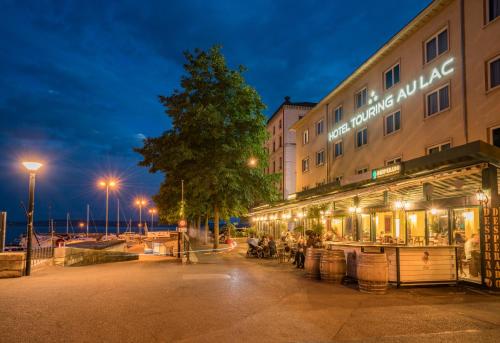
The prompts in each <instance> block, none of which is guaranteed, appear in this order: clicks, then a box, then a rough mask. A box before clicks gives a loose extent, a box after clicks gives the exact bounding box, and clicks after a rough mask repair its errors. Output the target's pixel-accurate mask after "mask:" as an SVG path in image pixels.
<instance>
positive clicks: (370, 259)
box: [358, 253, 389, 294]
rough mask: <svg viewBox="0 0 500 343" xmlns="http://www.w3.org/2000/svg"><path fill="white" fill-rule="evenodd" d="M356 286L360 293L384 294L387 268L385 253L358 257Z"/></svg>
mask: <svg viewBox="0 0 500 343" xmlns="http://www.w3.org/2000/svg"><path fill="white" fill-rule="evenodd" d="M358 259H359V261H358V285H359V290H360V291H361V292H366V293H374V294H385V292H386V291H387V280H388V273H389V271H388V270H389V268H388V265H387V256H386V254H385V253H382V254H373V253H371V254H370V253H361V254H360V255H359V256H358Z"/></svg>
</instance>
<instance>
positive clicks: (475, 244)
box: [452, 207, 481, 283]
mask: <svg viewBox="0 0 500 343" xmlns="http://www.w3.org/2000/svg"><path fill="white" fill-rule="evenodd" d="M480 239H481V236H480V234H479V209H478V208H477V207H470V208H458V209H454V210H453V236H452V243H453V244H455V245H456V246H457V263H458V278H459V279H460V280H466V281H472V282H477V283H481V244H480V243H481V241H480Z"/></svg>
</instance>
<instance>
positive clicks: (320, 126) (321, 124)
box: [316, 119, 325, 136]
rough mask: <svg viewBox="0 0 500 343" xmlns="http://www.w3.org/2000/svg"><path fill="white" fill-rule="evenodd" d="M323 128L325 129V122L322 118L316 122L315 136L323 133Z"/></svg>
mask: <svg viewBox="0 0 500 343" xmlns="http://www.w3.org/2000/svg"><path fill="white" fill-rule="evenodd" d="M324 129H325V122H324V120H323V119H321V120H320V121H318V122H316V136H319V135H321V134H322V133H323V131H324Z"/></svg>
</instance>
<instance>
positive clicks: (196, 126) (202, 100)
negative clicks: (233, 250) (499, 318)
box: [136, 46, 278, 248]
mask: <svg viewBox="0 0 500 343" xmlns="http://www.w3.org/2000/svg"><path fill="white" fill-rule="evenodd" d="M184 56H185V58H186V63H185V65H184V69H185V71H186V75H184V76H183V77H182V78H181V83H180V85H181V89H180V90H177V89H176V90H174V92H173V94H172V95H170V96H160V102H161V103H162V104H163V106H164V107H165V112H166V114H167V115H168V116H169V117H170V118H171V120H172V128H171V129H169V130H167V131H166V132H164V133H163V134H162V135H161V136H160V137H155V138H148V139H146V140H145V142H144V146H143V147H142V148H138V149H136V151H137V152H139V153H140V154H141V155H142V156H143V161H141V162H140V165H142V166H146V167H149V170H150V172H153V173H154V172H163V173H164V174H165V180H164V182H163V184H162V186H161V188H160V192H159V193H158V194H157V195H156V196H155V202H157V204H158V206H159V208H160V210H161V211H162V213H163V214H164V216H166V217H167V218H169V217H170V218H171V217H172V216H175V213H176V212H177V211H178V205H175V204H174V203H173V202H175V201H176V200H178V199H179V190H178V188H179V186H178V185H180V180H181V179H183V180H185V184H186V211H187V212H188V213H191V214H192V215H195V216H196V215H201V214H203V213H205V214H206V213H208V211H209V212H210V213H212V214H213V218H214V248H217V247H218V241H219V237H218V236H219V219H220V218H221V217H223V218H225V217H229V216H241V215H244V214H245V213H246V212H247V210H248V208H249V207H251V206H253V205H255V204H257V203H259V202H271V201H273V200H275V199H276V197H277V193H276V188H275V187H274V185H275V183H276V182H277V181H278V176H277V175H266V173H265V172H264V170H265V168H266V167H267V152H266V151H265V149H264V142H265V140H266V138H267V131H266V118H265V116H264V114H263V113H262V111H263V110H264V109H265V105H264V104H263V103H262V101H261V99H260V96H259V95H258V93H257V91H256V90H255V89H254V88H252V87H251V86H249V85H248V84H247V83H246V82H245V79H244V77H243V73H244V71H245V68H244V67H242V66H239V67H238V68H237V69H231V68H229V67H228V66H227V64H226V60H225V58H224V56H223V55H222V53H221V50H220V47H219V46H214V47H212V48H210V49H209V50H208V51H203V50H200V49H196V50H195V51H194V53H190V52H185V53H184ZM250 160H253V161H258V163H257V164H256V166H254V165H251V164H249V161H250Z"/></svg>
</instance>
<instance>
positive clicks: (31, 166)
mask: <svg viewBox="0 0 500 343" xmlns="http://www.w3.org/2000/svg"><path fill="white" fill-rule="evenodd" d="M23 166H24V167H25V168H26V169H27V170H28V171H29V173H30V182H29V206H28V233H27V234H28V237H27V238H28V240H27V242H26V276H29V275H30V274H31V247H32V245H33V213H34V211H35V175H36V171H37V170H38V169H40V167H41V166H42V164H41V163H38V162H23Z"/></svg>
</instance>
